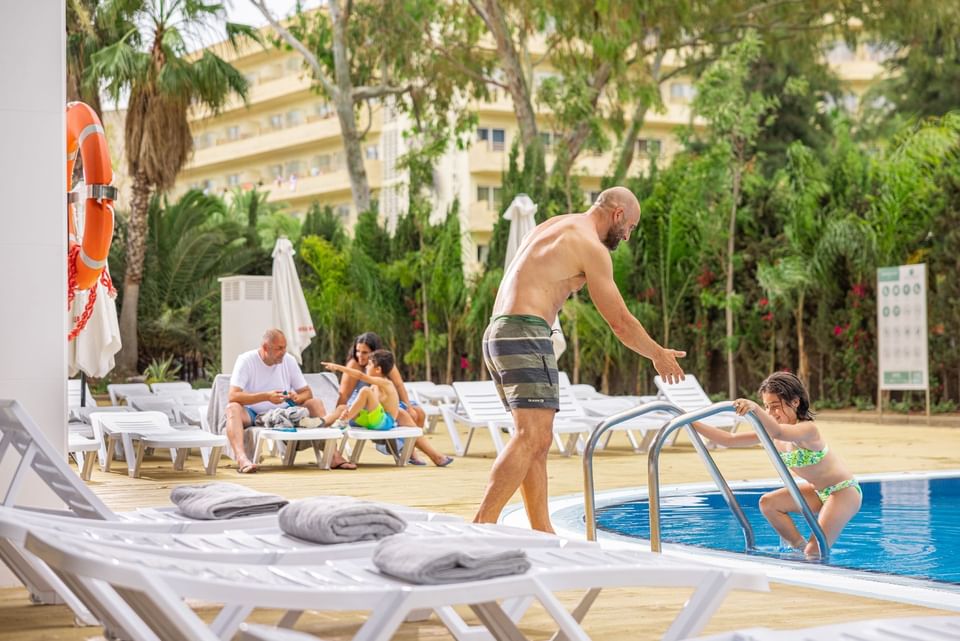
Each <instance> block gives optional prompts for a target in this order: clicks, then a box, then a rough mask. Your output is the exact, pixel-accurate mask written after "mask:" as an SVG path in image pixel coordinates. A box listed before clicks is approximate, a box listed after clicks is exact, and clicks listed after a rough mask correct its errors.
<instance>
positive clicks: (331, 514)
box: [279, 496, 407, 543]
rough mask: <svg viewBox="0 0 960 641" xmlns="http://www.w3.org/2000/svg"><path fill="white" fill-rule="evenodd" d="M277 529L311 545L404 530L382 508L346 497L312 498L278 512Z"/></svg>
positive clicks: (392, 514)
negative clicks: (311, 543)
mask: <svg viewBox="0 0 960 641" xmlns="http://www.w3.org/2000/svg"><path fill="white" fill-rule="evenodd" d="M279 520H280V529H281V530H283V531H284V532H286V533H287V534H289V535H290V536H295V537H297V538H299V539H305V540H307V541H313V542H314V543H352V542H354V541H372V540H375V539H382V538H383V537H385V536H390V535H392V534H396V533H398V532H402V531H403V530H404V528H406V527H407V522H406V521H404V520H403V519H402V518H400V517H399V516H397V514H396V513H395V512H394V511H393V510H391V509H390V508H389V507H387V506H385V505H381V504H379V503H373V502H371V501H362V500H360V499H355V498H353V497H350V496H315V497H313V498H309V499H302V500H299V501H294V502H293V503H291V504H290V505H288V506H286V507H285V508H283V509H282V510H280V515H279Z"/></svg>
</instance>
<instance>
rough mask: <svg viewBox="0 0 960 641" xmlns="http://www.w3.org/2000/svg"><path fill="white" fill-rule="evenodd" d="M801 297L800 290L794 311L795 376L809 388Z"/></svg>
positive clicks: (808, 364)
mask: <svg viewBox="0 0 960 641" xmlns="http://www.w3.org/2000/svg"><path fill="white" fill-rule="evenodd" d="M803 299H804V293H803V292H800V300H799V301H797V309H796V311H795V312H794V317H795V318H796V322H797V352H798V356H799V361H800V364H799V366H798V367H797V377H798V378H799V379H800V382H801V383H803V385H804V387H806V388H807V389H810V360H809V358H808V357H807V347H806V342H805V341H804V336H803Z"/></svg>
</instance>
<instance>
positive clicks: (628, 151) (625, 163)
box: [609, 52, 666, 345]
mask: <svg viewBox="0 0 960 641" xmlns="http://www.w3.org/2000/svg"><path fill="white" fill-rule="evenodd" d="M662 62H663V53H662V52H661V53H658V54H657V55H656V58H654V61H653V68H652V69H651V71H650V77H651V79H652V80H653V83H654V85H655V86H656V87H657V89H658V90H659V88H660V65H661V63H662ZM649 109H650V103H649V102H648V101H647V100H645V99H644V98H643V97H642V96H641V97H640V98H638V99H637V106H636V108H635V109H634V110H633V118H631V119H630V126H629V127H627V132H626V133H625V134H624V136H623V142H622V144H621V145H620V153H619V154H618V155H617V164H616V165H615V166H614V168H613V175H611V176H610V183H609V184H610V186H614V185H619V184H620V183H622V182H623V179H624V178H626V177H627V172H628V171H630V166H631V165H632V164H633V157H634V156H635V155H636V152H637V138H639V137H640V130H641V129H643V124H644V122H645V121H646V118H647V111H648V110H649ZM664 345H666V343H664Z"/></svg>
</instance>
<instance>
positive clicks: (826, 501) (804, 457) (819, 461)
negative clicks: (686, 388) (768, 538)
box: [694, 372, 863, 557]
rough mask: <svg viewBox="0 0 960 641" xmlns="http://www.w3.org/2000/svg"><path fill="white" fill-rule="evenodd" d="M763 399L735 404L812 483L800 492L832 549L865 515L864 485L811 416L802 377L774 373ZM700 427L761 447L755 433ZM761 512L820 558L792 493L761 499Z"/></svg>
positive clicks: (728, 440) (714, 437)
mask: <svg viewBox="0 0 960 641" xmlns="http://www.w3.org/2000/svg"><path fill="white" fill-rule="evenodd" d="M760 395H761V397H762V399H763V407H762V408H761V407H760V406H759V405H757V404H756V403H755V402H753V401H751V400H748V399H745V398H738V399H737V400H735V401H734V402H733V407H734V410H736V412H737V414H739V415H741V416H743V415H744V414H746V413H747V412H753V413H754V414H755V415H756V417H757V418H758V419H760V423H761V424H762V425H763V427H764V429H766V430H767V433H768V434H769V435H770V437H771V438H773V442H774V444H775V445H776V447H777V449H778V450H779V452H780V458H781V459H782V460H783V462H784V463H785V464H786V466H787V467H789V468H790V469H791V471H792V472H793V474H795V475H796V476H798V477H799V478H801V479H803V480H804V481H806V483H803V484H800V485H799V488H800V492H801V494H803V498H804V499H805V500H806V501H807V505H809V506H810V510H811V511H812V512H813V513H814V514H816V515H817V522H818V523H819V524H820V527H821V528H822V529H823V534H824V536H826V538H827V542H828V543H829V544H830V545H831V546H832V545H833V543H834V541H836V540H837V538H838V537H839V536H840V532H841V531H842V530H843V528H844V526H845V525H846V524H847V522H848V521H850V519H851V518H853V516H854V515H855V514H856V513H857V512H858V511H859V510H860V503H861V500H862V498H863V492H862V491H861V490H860V484H859V483H857V480H856V479H855V478H853V475H852V474H850V472H849V471H848V470H847V467H846V466H845V465H844V464H843V462H842V461H841V460H840V457H838V456H837V455H836V454H835V453H833V452H831V451H830V448H829V447H828V446H827V443H826V441H824V439H823V436H821V434H820V430H818V429H817V426H816V424H815V423H814V422H813V415H812V414H811V413H810V397H809V396H808V394H807V390H806V389H805V388H804V386H803V383H801V382H800V379H799V378H797V377H796V376H794V375H793V374H790V373H787V372H776V373H774V374H771V375H770V376H768V377H767V379H766V380H765V381H763V383H761V385H760ZM694 428H696V430H697V431H698V432H699V433H700V434H702V435H703V436H706V437H707V438H709V439H710V440H711V441H713V442H715V443H719V444H720V445H725V446H728V447H731V446H742V445H750V444H753V443H758V442H759V438H758V437H757V434H756V432H754V431H753V430H750V431H748V432H746V431H745V432H740V433H737V434H731V433H729V432H726V431H724V430H721V429H717V428H715V427H710V426H709V425H704V424H702V423H694ZM760 511H761V512H763V515H764V516H765V517H766V518H767V520H768V521H770V524H771V525H772V526H773V527H774V529H775V530H776V531H777V532H779V533H780V536H781V537H783V539H784V540H785V541H787V542H788V543H789V544H790V545H791V546H792V547H794V548H797V549H802V550H803V551H804V553H805V554H806V555H807V556H811V557H816V556H819V554H820V550H819V547H818V545H817V540H816V539H815V538H814V537H813V536H811V537H810V539H809V540H805V539H804V538H803V536H802V535H801V534H800V531H799V530H797V526H796V525H795V524H794V522H793V519H791V518H790V513H791V512H800V506H799V505H797V504H796V503H795V502H794V500H793V498H792V497H791V496H790V493H789V492H788V491H787V489H786V488H780V489H779V490H774V491H772V492H768V493H766V494H764V495H763V496H762V497H760Z"/></svg>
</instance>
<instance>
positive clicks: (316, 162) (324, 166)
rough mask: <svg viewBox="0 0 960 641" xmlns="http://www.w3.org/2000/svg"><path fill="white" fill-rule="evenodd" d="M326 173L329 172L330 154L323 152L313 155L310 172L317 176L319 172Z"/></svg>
mask: <svg viewBox="0 0 960 641" xmlns="http://www.w3.org/2000/svg"><path fill="white" fill-rule="evenodd" d="M326 173H330V155H329V154H323V155H320V156H314V157H313V161H312V162H311V163H310V174H311V175H313V176H319V175H320V174H326Z"/></svg>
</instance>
